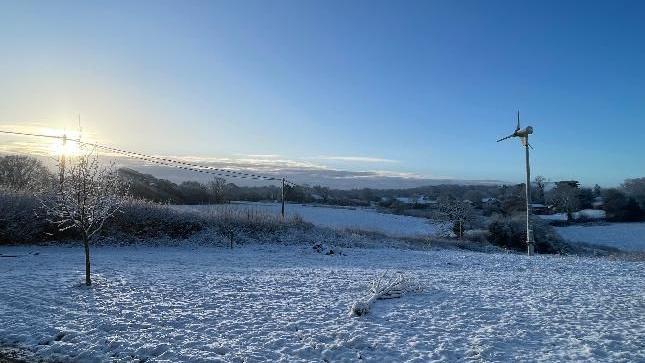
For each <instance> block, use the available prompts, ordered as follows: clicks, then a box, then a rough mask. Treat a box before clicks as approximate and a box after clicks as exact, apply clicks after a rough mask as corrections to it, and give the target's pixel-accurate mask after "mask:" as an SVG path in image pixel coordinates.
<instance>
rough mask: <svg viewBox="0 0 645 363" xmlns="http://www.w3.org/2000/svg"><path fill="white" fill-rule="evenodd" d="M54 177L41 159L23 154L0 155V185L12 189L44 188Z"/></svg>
mask: <svg viewBox="0 0 645 363" xmlns="http://www.w3.org/2000/svg"><path fill="white" fill-rule="evenodd" d="M52 180H53V177H52V175H51V173H50V172H49V170H47V167H45V165H43V163H42V162H40V160H38V159H36V158H33V157H29V156H22V155H8V156H5V157H0V186H2V187H3V188H5V189H7V190H10V191H14V192H15V191H24V190H37V189H42V188H43V187H45V186H46V185H48V184H50V183H51V181H52Z"/></svg>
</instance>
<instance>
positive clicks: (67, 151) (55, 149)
mask: <svg viewBox="0 0 645 363" xmlns="http://www.w3.org/2000/svg"><path fill="white" fill-rule="evenodd" d="M50 152H51V154H52V155H54V156H77V155H79V154H80V153H81V148H80V146H79V145H78V143H77V142H76V141H67V142H66V143H65V144H64V145H63V141H62V140H55V141H54V142H53V143H52V144H51V146H50Z"/></svg>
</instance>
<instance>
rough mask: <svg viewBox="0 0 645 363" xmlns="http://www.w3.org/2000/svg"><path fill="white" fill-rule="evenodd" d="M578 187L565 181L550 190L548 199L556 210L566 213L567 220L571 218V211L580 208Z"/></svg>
mask: <svg viewBox="0 0 645 363" xmlns="http://www.w3.org/2000/svg"><path fill="white" fill-rule="evenodd" d="M579 194H580V189H579V188H577V187H575V186H573V185H571V184H569V183H566V182H560V183H558V184H557V185H556V187H555V188H554V189H553V190H552V191H551V192H550V194H549V196H548V198H547V199H548V201H549V203H550V204H553V205H554V206H555V207H556V208H557V209H558V210H560V211H562V212H565V213H566V214H567V220H571V219H572V218H573V212H575V211H577V210H578V208H580V198H579Z"/></svg>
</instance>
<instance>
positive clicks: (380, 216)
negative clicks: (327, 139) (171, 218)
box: [177, 202, 440, 237]
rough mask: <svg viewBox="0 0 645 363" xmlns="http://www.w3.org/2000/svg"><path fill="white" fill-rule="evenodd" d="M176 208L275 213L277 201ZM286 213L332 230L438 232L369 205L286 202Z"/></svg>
mask: <svg viewBox="0 0 645 363" xmlns="http://www.w3.org/2000/svg"><path fill="white" fill-rule="evenodd" d="M177 208H178V209H180V210H190V211H197V212H208V211H209V210H211V209H214V210H218V209H227V208H230V209H235V210H247V209H251V210H259V211H264V212H267V213H272V214H275V215H278V214H280V208H281V205H280V204H279V203H244V202H237V203H232V204H227V205H224V206H222V205H186V206H178V207H177ZM285 213H286V214H287V215H294V214H297V215H299V216H300V217H302V219H304V220H305V221H307V222H309V223H312V224H314V225H317V226H321V227H331V228H336V229H345V228H351V229H361V230H365V231H373V232H381V233H384V234H387V235H390V236H394V237H419V236H426V237H427V236H429V235H434V234H436V233H438V232H439V229H440V224H439V223H432V221H429V220H428V219H425V218H418V217H409V216H400V215H395V214H387V213H379V212H377V211H376V210H374V209H370V208H360V207H357V208H344V207H326V206H311V205H302V204H287V205H286V207H285Z"/></svg>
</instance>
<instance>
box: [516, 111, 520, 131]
mask: <svg viewBox="0 0 645 363" xmlns="http://www.w3.org/2000/svg"><path fill="white" fill-rule="evenodd" d="M519 129H520V111H519V110H518V111H517V127H516V128H515V131H518V130H519Z"/></svg>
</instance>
